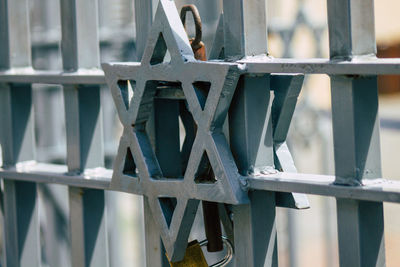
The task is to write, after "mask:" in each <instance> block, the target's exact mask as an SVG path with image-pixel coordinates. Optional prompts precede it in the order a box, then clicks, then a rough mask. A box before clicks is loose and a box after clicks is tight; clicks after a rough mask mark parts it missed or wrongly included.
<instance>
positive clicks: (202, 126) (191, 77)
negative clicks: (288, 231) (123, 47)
mask: <svg viewBox="0 0 400 267" xmlns="http://www.w3.org/2000/svg"><path fill="white" fill-rule="evenodd" d="M167 51H168V52H169V55H170V58H171V60H170V61H169V62H166V61H165V56H166V54H167ZM103 69H104V72H105V74H106V80H107V83H108V85H109V87H110V88H111V92H112V96H113V99H114V102H115V105H116V108H117V112H118V116H119V119H120V120H121V122H122V124H123V126H124V132H123V135H122V137H121V140H120V144H119V149H118V156H117V158H116V161H115V164H114V172H113V177H112V182H111V187H112V188H113V189H116V190H119V191H125V192H130V193H135V194H142V195H145V196H146V199H147V201H148V204H149V206H150V209H151V211H152V214H153V216H154V219H155V221H156V222H157V224H158V227H159V230H160V233H161V238H162V240H163V243H164V246H165V248H166V251H167V254H168V256H169V258H170V260H171V261H179V260H181V259H182V258H183V257H184V254H185V249H186V246H187V241H188V236H189V234H190V230H191V227H192V224H193V221H194V218H195V215H196V212H197V208H198V204H199V200H207V201H213V202H223V203H230V204H240V203H245V202H247V201H248V198H247V192H246V191H245V190H243V189H242V187H241V185H240V179H241V177H240V175H239V173H238V170H237V167H236V164H235V162H234V159H233V156H232V154H231V151H230V149H229V145H228V142H227V140H226V138H225V136H224V134H223V132H222V126H223V123H224V121H225V119H226V116H227V113H228V109H229V106H230V103H231V100H232V97H233V94H234V91H235V88H236V85H237V82H238V79H239V76H240V75H241V74H243V71H242V70H241V68H240V65H239V64H235V63H226V62H202V61H197V60H195V58H194V55H193V52H192V49H191V46H190V44H189V40H188V37H187V35H186V32H185V29H184V27H183V25H182V23H181V21H180V17H179V14H178V12H177V9H176V6H175V4H174V2H173V1H169V0H160V2H159V5H158V8H157V12H156V15H155V20H154V22H153V26H152V29H151V32H150V35H149V38H148V41H147V45H146V49H145V52H144V55H143V58H142V61H141V62H140V63H137V62H135V63H123V64H122V63H110V64H103ZM161 84H163V85H165V84H167V85H168V84H175V85H176V84H179V85H180V87H181V90H182V93H183V95H184V96H185V99H186V103H187V104H186V108H187V110H188V112H189V113H190V115H191V116H192V118H193V121H194V123H195V124H196V134H195V138H194V141H193V145H192V148H191V150H190V153H189V158H188V161H187V166H186V168H185V172H184V175H183V179H182V177H172V178H171V177H165V175H164V173H163V170H162V168H161V167H160V164H159V161H158V159H157V157H156V153H155V152H154V150H153V146H152V142H151V141H150V139H149V136H148V134H147V131H146V126H147V122H148V121H149V120H150V117H151V114H152V111H153V109H154V99H155V96H156V94H157V92H158V91H159V87H160V85H161ZM198 84H201V85H204V84H207V85H209V88H208V96H207V97H204V96H200V95H199V94H198V90H196V86H197V85H198ZM165 134H166V135H168V133H165ZM204 158H208V159H209V162H210V164H211V168H212V172H213V174H214V177H215V180H213V181H211V182H210V181H206V182H198V181H197V180H196V176H197V175H198V173H199V168H201V165H202V162H203V159H204Z"/></svg>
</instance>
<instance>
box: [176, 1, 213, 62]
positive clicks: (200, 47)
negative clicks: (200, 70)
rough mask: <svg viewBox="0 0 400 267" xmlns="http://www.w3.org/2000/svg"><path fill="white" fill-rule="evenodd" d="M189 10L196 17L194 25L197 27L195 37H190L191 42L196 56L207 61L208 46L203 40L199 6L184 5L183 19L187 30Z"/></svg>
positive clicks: (182, 10)
mask: <svg viewBox="0 0 400 267" xmlns="http://www.w3.org/2000/svg"><path fill="white" fill-rule="evenodd" d="M188 11H189V12H192V15H193V19H194V25H195V27H196V35H195V37H194V38H189V42H190V45H191V46H192V50H193V53H194V57H195V58H196V59H197V60H202V61H206V60H207V56H206V47H205V46H204V43H203V42H202V41H201V37H202V26H201V18H200V14H199V10H198V9H197V7H196V6H195V5H185V6H183V7H182V9H181V20H182V23H183V26H184V27H185V30H186V13H187V12H188ZM186 32H187V31H186Z"/></svg>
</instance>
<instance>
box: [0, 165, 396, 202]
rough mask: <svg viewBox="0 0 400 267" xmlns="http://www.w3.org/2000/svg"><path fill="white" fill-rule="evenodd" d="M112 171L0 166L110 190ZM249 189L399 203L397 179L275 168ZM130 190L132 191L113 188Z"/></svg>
mask: <svg viewBox="0 0 400 267" xmlns="http://www.w3.org/2000/svg"><path fill="white" fill-rule="evenodd" d="M112 174H113V171H112V170H108V169H104V168H94V169H86V170H85V171H84V172H83V173H69V172H68V168H67V166H63V165H58V164H45V163H36V162H23V163H19V164H17V166H16V167H13V168H0V175H1V177H2V178H4V179H8V180H15V181H31V182H32V181H37V182H38V183H55V184H63V185H70V186H74V187H84V188H95V189H102V190H112V188H111V187H110V183H111V177H112ZM245 179H246V181H247V188H248V189H249V190H263V191H274V192H298V193H305V194H311V195H321V196H331V197H338V198H348V199H358V200H368V201H375V202H393V203H400V183H399V182H398V181H393V180H386V179H374V180H369V181H365V182H364V184H363V185H362V186H344V185H337V184H334V181H335V177H334V176H329V175H315V174H304V173H290V172H277V173H273V174H268V175H257V176H252V177H245ZM116 191H118V192H127V193H134V192H133V191H125V190H116Z"/></svg>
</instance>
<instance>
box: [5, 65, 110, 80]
mask: <svg viewBox="0 0 400 267" xmlns="http://www.w3.org/2000/svg"><path fill="white" fill-rule="evenodd" d="M0 83H41V84H105V83H106V81H105V78H104V72H103V71H102V70H100V69H84V70H83V69H81V70H78V71H76V72H59V71H38V70H34V69H32V68H21V69H19V68H18V69H10V70H7V71H0Z"/></svg>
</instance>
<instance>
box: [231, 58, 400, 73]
mask: <svg viewBox="0 0 400 267" xmlns="http://www.w3.org/2000/svg"><path fill="white" fill-rule="evenodd" d="M238 63H242V64H246V72H249V73H305V74H328V75H379V74H381V75H387V74H400V58H379V59H378V58H375V57H365V56H363V57H356V58H353V59H352V60H351V61H344V60H329V59H322V58H312V59H284V58H279V59H278V58H276V59H275V58H271V57H267V56H255V57H247V58H245V59H242V60H240V61H238Z"/></svg>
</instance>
